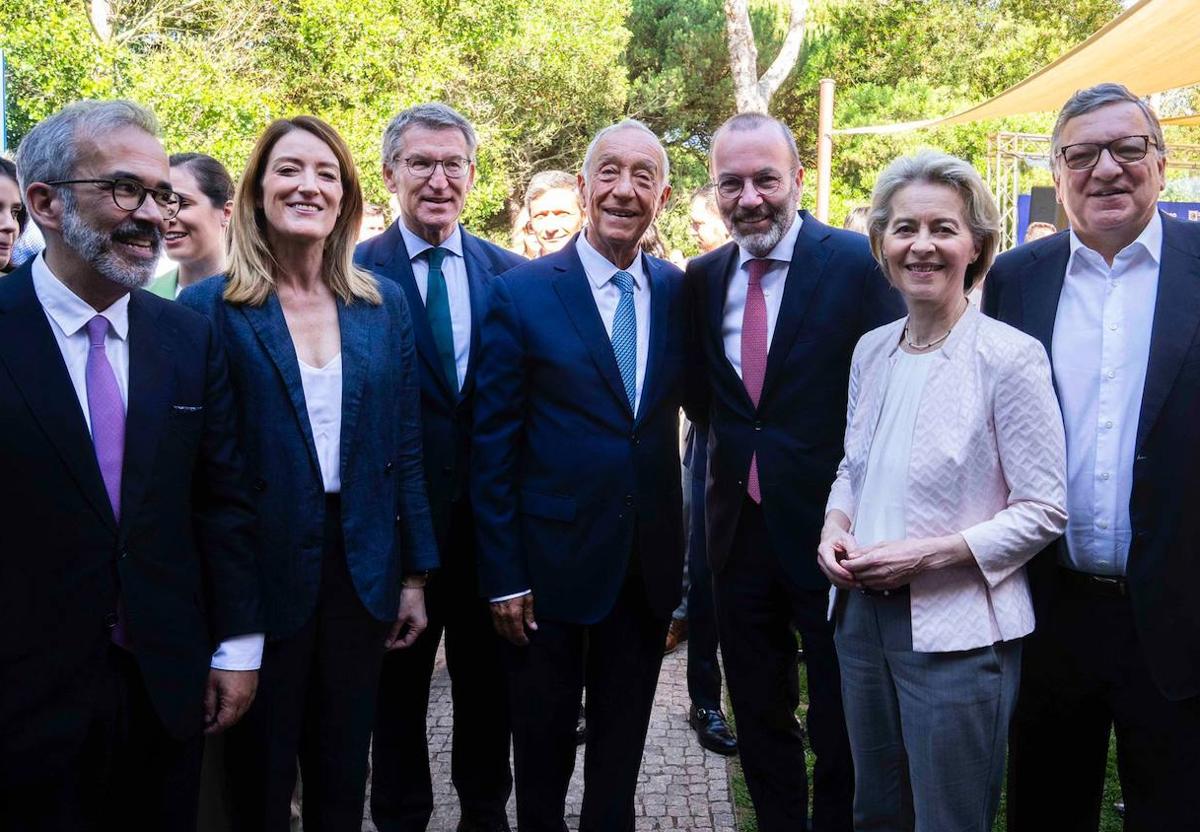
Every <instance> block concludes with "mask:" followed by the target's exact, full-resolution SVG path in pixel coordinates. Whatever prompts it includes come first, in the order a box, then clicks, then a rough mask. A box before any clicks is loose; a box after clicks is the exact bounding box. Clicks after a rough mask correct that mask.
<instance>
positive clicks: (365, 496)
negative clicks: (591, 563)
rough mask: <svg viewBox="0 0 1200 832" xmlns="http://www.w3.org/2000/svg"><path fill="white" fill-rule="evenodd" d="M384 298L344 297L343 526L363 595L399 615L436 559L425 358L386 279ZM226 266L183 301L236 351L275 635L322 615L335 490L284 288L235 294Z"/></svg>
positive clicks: (387, 615) (270, 631)
mask: <svg viewBox="0 0 1200 832" xmlns="http://www.w3.org/2000/svg"><path fill="white" fill-rule="evenodd" d="M379 288H380V290H381V292H382V294H383V303H382V305H380V306H372V305H370V304H368V303H364V302H357V303H354V304H351V305H350V306H347V305H345V304H343V303H342V302H341V301H340V300H339V301H338V323H339V325H340V327H341V337H342V373H343V375H342V444H341V465H342V470H341V479H342V491H341V494H342V530H343V534H344V542H345V546H346V562H347V563H348V564H349V567H350V576H351V578H352V579H353V581H354V586H355V588H356V589H357V590H358V596H359V598H360V599H361V600H362V602H363V605H364V606H366V608H367V609H368V610H369V611H370V612H371V614H372V615H374V616H375V617H376V618H378V619H380V620H381V621H383V620H388V619H391V618H393V617H395V615H396V610H397V608H398V606H399V599H400V582H401V577H402V573H403V572H406V571H416V570H425V569H431V568H433V567H435V566H437V562H438V558H437V547H436V545H435V543H434V540H433V529H432V527H431V525H430V521H429V505H428V502H427V501H426V498H425V486H424V483H423V482H422V479H421V429H420V413H419V406H418V398H417V372H416V358H415V355H414V352H413V342H412V327H411V322H410V321H409V313H408V304H406V303H405V301H404V297H403V295H401V293H400V290H399V289H397V288H396V287H395V286H393V285H391V284H389V283H387V282H382V283H381V284H380V287H379ZM224 289H225V279H224V278H223V277H220V276H218V277H212V278H209V279H208V280H205V281H202V282H201V283H199V284H197V285H195V286H192V287H189V288H188V289H186V290H185V291H184V292H183V294H182V295H180V297H179V301H180V303H182V304H184V305H185V306H190V307H192V308H193V309H196V310H197V311H199V312H201V313H203V314H204V315H207V316H208V317H209V318H210V319H211V320H212V321H213V324H214V326H215V328H216V329H217V331H218V332H219V333H220V334H221V336H222V340H223V341H224V344H225V348H226V350H227V351H228V353H229V365H230V375H231V377H232V379H233V390H234V401H235V403H236V408H237V416H238V434H239V439H240V441H241V447H242V451H243V453H244V454H245V456H246V461H247V467H248V469H249V471H250V476H251V478H252V480H253V483H252V486H253V489H254V491H253V493H254V497H255V500H256V503H257V508H258V537H259V549H260V556H259V561H260V565H261V570H262V577H263V587H264V599H265V608H266V622H267V635H268V637H269V638H283V637H285V636H288V635H291V634H292V633H294V632H295V631H296V630H298V629H299V628H300V627H301V626H302V625H303V624H304V623H305V622H306V621H307V620H308V619H309V617H310V616H311V615H312V612H313V610H314V609H315V607H316V603H317V593H318V589H319V587H320V583H321V560H322V542H323V525H324V518H325V492H324V486H323V484H322V481H321V469H320V467H319V465H318V463H317V450H316V445H315V444H314V442H313V434H312V427H311V425H310V424H309V421H308V409H307V407H306V405H305V402H304V388H303V385H302V384H301V381H300V368H299V365H298V363H297V361H296V351H295V347H294V346H293V344H292V338H291V334H290V333H289V332H288V328H287V323H286V321H285V320H284V317H283V309H282V307H281V306H280V305H279V299H278V297H277V296H276V295H274V294H272V295H271V296H270V297H269V298H268V299H267V302H266V303H264V304H263V305H262V306H257V307H255V306H245V305H238V306H232V305H230V304H228V303H226V302H225V301H224V300H223V299H222V297H221V293H222V292H223V291H224Z"/></svg>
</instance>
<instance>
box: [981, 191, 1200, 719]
mask: <svg viewBox="0 0 1200 832" xmlns="http://www.w3.org/2000/svg"><path fill="white" fill-rule="evenodd" d="M1162 221H1163V244H1162V260H1161V263H1160V267H1159V277H1158V299H1157V301H1156V303H1155V308H1154V330H1153V333H1152V334H1151V337H1150V360H1149V365H1148V366H1147V370H1146V386H1145V388H1144V389H1143V392H1142V409H1141V414H1140V415H1139V418H1138V428H1137V439H1136V442H1137V445H1136V448H1137V451H1136V453H1137V456H1136V458H1135V460H1134V468H1133V492H1132V494H1131V496H1130V499H1129V514H1130V521H1131V523H1132V527H1133V542H1132V543H1131V545H1130V547H1129V560H1128V568H1127V576H1128V579H1129V595H1130V602H1131V604H1132V606H1133V613H1134V620H1135V622H1136V625H1137V630H1138V636H1139V641H1140V642H1141V644H1142V647H1143V649H1144V650H1145V655H1146V661H1147V663H1148V664H1149V666H1150V673H1151V676H1152V677H1153V678H1154V682H1155V684H1156V685H1157V686H1158V687H1159V689H1160V690H1161V691H1162V693H1163V694H1164V695H1165V696H1166V697H1167V698H1169V699H1174V700H1179V699H1187V698H1190V697H1193V696H1196V695H1198V694H1200V600H1198V599H1197V588H1198V587H1200V537H1198V536H1200V512H1198V511H1197V505H1198V504H1200V477H1198V476H1197V471H1198V470H1200V225H1193V224H1190V223H1183V222H1179V221H1177V220H1174V219H1172V218H1171V217H1168V216H1166V215H1165V214H1164V215H1162ZM1069 257H1070V240H1069V233H1068V232H1065V231H1064V232H1060V233H1058V234H1055V235H1054V236H1052V237H1047V238H1045V239H1042V240H1038V241H1036V242H1034V243H1030V244H1028V245H1024V246H1019V247H1018V248H1015V249H1013V250H1012V251H1009V252H1006V253H1005V254H1002V255H1001V256H1000V257H998V258H997V259H996V264H995V265H994V266H993V267H992V271H991V273H990V274H989V275H988V279H987V282H986V283H985V284H984V296H983V309H984V311H985V312H986V313H987V314H989V315H991V316H993V317H995V318H999V319H1000V320H1002V321H1004V322H1006V323H1009V324H1011V325H1013V326H1015V327H1017V328H1018V329H1021V330H1023V331H1025V332H1027V333H1029V334H1030V335H1032V336H1034V337H1035V338H1037V339H1038V340H1040V341H1041V342H1042V343H1043V344H1044V345H1045V347H1046V352H1047V353H1048V354H1050V355H1051V356H1053V354H1054V353H1053V352H1052V351H1051V338H1052V336H1053V334H1054V320H1055V317H1056V316H1057V314H1058V300H1059V295H1060V294H1061V293H1062V286H1063V279H1064V275H1065V272H1066V267H1067V260H1068V258H1069ZM1097 326H1099V322H1097ZM1063 545H1064V544H1063V542H1062V541H1059V542H1058V543H1056V544H1054V545H1053V546H1051V547H1049V548H1047V549H1046V550H1045V551H1043V552H1042V553H1041V554H1039V555H1038V556H1037V557H1035V558H1034V559H1033V560H1032V561H1030V564H1029V577H1030V588H1031V590H1032V592H1033V604H1034V612H1035V613H1036V614H1037V617H1038V619H1039V620H1045V619H1046V617H1047V616H1048V615H1049V612H1050V609H1051V608H1052V606H1053V604H1054V602H1055V597H1056V595H1057V589H1058V581H1057V575H1058V570H1057V568H1056V564H1057V562H1058V560H1059V556H1060V553H1061V549H1060V547H1061V546H1063Z"/></svg>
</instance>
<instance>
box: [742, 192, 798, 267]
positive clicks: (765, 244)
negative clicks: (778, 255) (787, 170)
mask: <svg viewBox="0 0 1200 832" xmlns="http://www.w3.org/2000/svg"><path fill="white" fill-rule="evenodd" d="M799 202H800V192H799V189H797V188H796V187H795V186H793V187H792V190H791V192H790V193H789V194H788V198H787V202H786V203H784V206H783V207H782V208H781V209H780V210H779V211H777V212H775V214H774V215H773V216H772V217H771V227H770V228H768V229H767V230H766V231H761V232H759V233H757V234H742V233H740V232H739V231H738V230H737V224H736V223H734V222H733V220H732V214H731V215H730V217H731V218H730V222H729V234H730V236H732V237H733V240H734V242H736V243H737V244H738V245H739V246H741V247H742V248H744V249H745V250H746V251H748V252H750V253H751V254H753V255H754V256H755V257H766V256H767V255H768V254H770V253H771V250H772V249H773V248H775V246H777V245H779V241H780V240H782V239H783V235H784V234H786V233H787V232H788V229H789V228H791V227H792V223H793V222H795V221H796V206H797V205H798V204H799Z"/></svg>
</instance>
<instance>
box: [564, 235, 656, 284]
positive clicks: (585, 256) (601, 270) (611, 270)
mask: <svg viewBox="0 0 1200 832" xmlns="http://www.w3.org/2000/svg"><path fill="white" fill-rule="evenodd" d="M575 251H576V252H577V253H578V254H579V261H580V262H581V263H583V270H584V272H586V273H587V276H588V280H589V281H591V284H592V286H594V287H595V288H597V289H600V288H602V287H603V286H604V284H605V283H608V281H610V280H612V277H613V275H614V274H616V273H617V272H625V273H626V274H629V275H630V276H631V277H633V285H634V286H635V287H636V288H638V289H641V288H642V286H643V281H644V280H645V276H644V273H643V271H642V255H641V254H640V253H639V254H638V256H637V257H635V258H633V262H632V263H630V264H629V268H627V269H619V268H617V267H616V266H614V265H613V264H612V263H610V262H609V261H608V258H607V257H605V256H604V255H603V254H601V253H600V252H598V251H596V249H594V248H593V247H592V244H591V243H589V242H588V240H587V234H585V233H584V232H582V231H580V232H579V236H578V237H576V240H575Z"/></svg>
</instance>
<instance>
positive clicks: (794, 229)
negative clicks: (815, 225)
mask: <svg viewBox="0 0 1200 832" xmlns="http://www.w3.org/2000/svg"><path fill="white" fill-rule="evenodd" d="M803 222H804V217H802V216H800V212H799V211H797V212H796V218H795V219H794V220H792V225H791V227H790V228H788V230H787V231H785V232H783V236H782V237H780V238H779V242H778V243H776V244H775V248H773V249H771V250H770V251H769V252H768V253H767V256H766V257H763V258H758V257H755V256H754V255H753V254H751V253H750V252H748V251H746V249H744V248H742V247H741V246H738V268H739V269H744V268H745V267H746V263H747V262H749V261H750V260H758V259H762V260H781V261H783V262H784V263H790V262H791V261H792V254H793V253H794V252H795V250H796V240H797V238H799V236H800V226H801V224H802V223H803Z"/></svg>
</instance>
